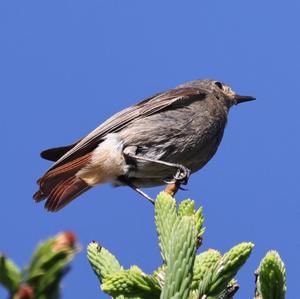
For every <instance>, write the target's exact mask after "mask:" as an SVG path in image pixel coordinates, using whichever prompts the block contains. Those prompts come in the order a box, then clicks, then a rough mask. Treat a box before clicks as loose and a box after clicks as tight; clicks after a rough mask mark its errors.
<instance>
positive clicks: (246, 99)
mask: <svg viewBox="0 0 300 299" xmlns="http://www.w3.org/2000/svg"><path fill="white" fill-rule="evenodd" d="M234 100H235V102H236V105H237V104H240V103H243V102H249V101H254V100H256V98H254V97H251V96H240V95H238V94H236V95H235V96H234Z"/></svg>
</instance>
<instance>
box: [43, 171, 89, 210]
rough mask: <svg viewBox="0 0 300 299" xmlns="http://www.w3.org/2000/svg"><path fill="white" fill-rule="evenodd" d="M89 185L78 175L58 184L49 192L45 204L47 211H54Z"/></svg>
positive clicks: (85, 189)
mask: <svg viewBox="0 0 300 299" xmlns="http://www.w3.org/2000/svg"><path fill="white" fill-rule="evenodd" d="M90 188H91V187H90V186H89V185H88V184H87V183H86V182H84V181H83V180H82V179H80V178H79V177H76V176H74V177H71V178H69V179H67V180H66V181H64V182H61V183H60V184H58V185H57V186H56V187H55V188H54V189H53V190H52V191H51V193H50V194H49V196H48V199H47V201H46V204H45V208H46V209H47V210H48V211H51V212H56V211H58V210H60V209H62V208H63V207H64V206H66V205H67V204H68V203H70V202H71V201H72V200H73V199H75V198H76V197H77V196H79V195H80V194H82V193H83V192H85V191H87V190H88V189H90Z"/></svg>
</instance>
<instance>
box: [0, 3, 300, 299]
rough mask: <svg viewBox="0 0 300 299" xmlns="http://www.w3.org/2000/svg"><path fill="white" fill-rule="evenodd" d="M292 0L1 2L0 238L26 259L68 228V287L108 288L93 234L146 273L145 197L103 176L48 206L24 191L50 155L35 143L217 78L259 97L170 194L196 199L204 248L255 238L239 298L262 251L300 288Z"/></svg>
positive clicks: (148, 226)
mask: <svg viewBox="0 0 300 299" xmlns="http://www.w3.org/2000/svg"><path fill="white" fill-rule="evenodd" d="M299 11H300V2H299V1H296V0H295V1H292V0H291V1H285V2H283V1H261V0H251V1H240V0H233V1H199V0H197V1H174V0H172V1H171V0H169V1H140V0H135V1H121V0H120V1H113V0H110V1H103V0H98V1H94V0H91V1H75V0H72V1H71V0H68V1H61V0H60V1H41V0H39V1H38V0H36V1H31V0H28V1H12V0H3V1H1V3H0V30H1V33H0V102H1V105H0V126H1V214H0V228H1V233H0V250H1V251H3V252H5V253H6V254H7V255H8V256H10V257H11V258H13V259H14V260H15V261H16V262H17V263H18V264H21V265H25V264H26V261H28V259H29V257H30V255H31V253H32V250H33V248H34V246H35V244H36V243H37V241H39V240H41V239H45V238H47V237H48V236H51V235H53V234H56V233H57V232H59V231H61V230H65V229H68V230H73V231H75V232H76V233H77V234H78V237H79V239H80V243H81V244H82V247H83V250H82V252H81V253H80V254H79V255H78V256H77V257H76V259H75V261H74V263H73V267H72V271H71V273H70V274H69V276H68V277H67V278H66V279H65V281H64V286H63V298H66V299H68V298H89V299H93V298H106V296H105V295H104V294H102V293H100V290H99V286H98V281H97V279H96V277H95V275H94V274H93V273H92V271H91V269H90V267H89V265H88V262H87V259H86V252H85V248H86V246H87V244H88V243H89V242H90V241H91V240H94V239H95V240H98V241H99V242H100V243H101V244H103V245H104V246H105V247H107V248H109V249H110V250H111V251H112V252H113V253H114V254H115V255H116V256H117V257H118V258H119V260H120V261H121V263H122V264H123V265H124V266H125V267H129V266H130V265H132V264H137V265H139V266H140V267H141V268H142V269H143V270H144V271H145V272H151V271H153V270H154V269H155V268H156V267H157V266H158V265H159V264H160V263H161V258H160V255H159V250H158V247H157V238H156V232H155V226H154V221H153V207H152V206H151V205H150V204H149V203H148V202H147V201H146V200H144V199H142V198H141V197H139V196H138V195H137V194H135V193H134V192H132V191H131V190H130V189H128V188H117V189H113V188H112V187H111V186H108V185H106V186H102V187H99V188H95V189H94V190H92V191H90V192H88V193H87V194H85V195H83V196H81V198H80V199H78V200H76V201H75V202H74V203H73V204H71V205H70V206H68V207H67V208H66V209H64V210H62V211H61V212H59V213H57V214H52V213H47V212H46V211H45V210H44V209H43V206H42V205H36V204H34V202H33V201H32V194H33V193H34V192H35V191H36V185H35V180H36V179H37V178H38V177H39V176H40V175H41V174H42V173H43V172H44V171H45V170H46V169H47V168H48V167H49V165H50V164H49V163H48V162H47V161H44V160H42V159H40V157H39V152H40V151H41V150H43V149H45V148H48V147H52V146H59V145H64V144H68V143H71V142H73V141H74V140H77V139H78V138H80V137H81V136H83V135H84V134H86V133H87V132H89V131H90V130H92V129H93V128H95V127H96V126H97V125H98V124H99V123H101V122H102V121H104V120H105V119H106V118H107V117H109V116H110V115H111V114H113V113H115V112H117V111H119V110H120V109H122V108H124V107H126V106H128V105H131V104H133V103H135V102H136V101H138V100H141V99H143V98H145V97H147V96H150V95H152V94H153V93H156V92H158V91H161V90H165V89H168V88H172V87H174V86H176V85H177V84H179V83H182V82H184V81H187V80H191V79H197V78H216V79H218V80H222V81H225V82H228V83H229V84H231V85H232V87H233V88H234V89H235V90H236V91H237V92H239V93H241V94H246V95H248V94H249V95H254V96H256V97H257V101H256V102H251V103H247V104H243V105H240V106H238V107H234V108H233V109H232V110H231V112H230V117H229V123H228V126H227V130H226V133H225V136H224V139H223V142H222V144H221V146H220V149H219V151H218V153H217V154H216V156H215V157H214V158H213V160H212V161H211V162H210V163H209V164H208V165H207V166H206V167H205V168H204V169H203V170H202V171H200V172H198V173H197V174H195V175H193V176H192V177H191V180H190V183H189V186H188V187H189V191H186V192H180V193H179V194H178V199H183V198H185V197H191V198H193V199H196V201H197V205H198V206H200V205H203V206H204V213H205V217H206V223H205V224H206V226H207V231H206V234H205V238H204V246H203V247H202V248H201V250H205V249H207V248H210V247H211V248H217V249H220V250H221V251H222V252H224V251H227V250H228V249H229V248H230V247H232V246H233V245H235V244H237V243H239V242H242V241H253V242H254V243H255V244H256V246H255V248H254V251H253V254H252V255H251V258H250V259H249V261H248V262H247V265H246V266H245V267H244V268H243V269H242V271H241V272H240V274H239V275H238V280H239V282H240V285H241V290H240V291H239V293H238V295H237V296H236V298H253V292H254V275H253V273H254V271H255V269H256V268H257V266H258V264H259V261H260V259H261V258H262V257H263V256H264V255H265V253H266V252H267V251H268V250H269V249H277V250H278V251H279V252H280V255H281V257H282V258H283V260H284V261H285V263H286V267H287V280H288V293H287V298H297V297H298V295H299V277H300V270H299V269H300V263H299V262H300V254H299V251H300V250H299V247H300V237H299V224H300V220H299V214H300V203H299V195H300V192H299V191H300V190H299V168H298V167H299V149H300V141H299V128H300V127H299V125H300V120H299V110H300V99H299V86H300V82H299V80H300V79H299V73H300V62H299V53H300V34H299V28H300V19H299ZM159 190H160V189H152V190H148V192H149V193H150V194H152V195H153V196H155V194H156V193H157V192H158V191H159ZM0 296H1V297H4V291H3V290H1V291H0Z"/></svg>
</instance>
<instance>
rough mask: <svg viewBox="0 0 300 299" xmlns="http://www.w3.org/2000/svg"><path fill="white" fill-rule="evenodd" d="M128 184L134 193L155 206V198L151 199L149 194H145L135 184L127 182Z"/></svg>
mask: <svg viewBox="0 0 300 299" xmlns="http://www.w3.org/2000/svg"><path fill="white" fill-rule="evenodd" d="M126 184H127V186H128V187H130V188H131V189H133V190H134V191H136V192H137V193H139V194H140V195H142V196H143V197H145V198H146V199H148V200H149V201H150V202H151V203H152V204H155V200H154V199H153V198H151V197H150V196H149V195H148V194H147V193H145V192H144V191H142V190H141V189H139V188H137V187H136V186H135V185H134V184H132V183H130V182H126Z"/></svg>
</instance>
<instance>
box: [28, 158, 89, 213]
mask: <svg viewBox="0 0 300 299" xmlns="http://www.w3.org/2000/svg"><path fill="white" fill-rule="evenodd" d="M90 158H91V154H90V153H89V154H86V155H84V156H82V157H79V158H77V159H75V160H73V161H71V162H68V163H66V164H63V165H61V166H57V167H55V168H52V169H50V170H49V171H48V172H46V173H45V175H44V176H43V177H41V178H40V179H39V180H38V184H39V187H40V189H39V190H38V192H36V193H35V194H34V196H33V198H34V200H35V201H36V202H40V201H42V200H44V199H46V198H47V200H46V204H45V208H46V209H47V210H48V211H53V212H54V211H58V210H60V209H61V208H63V207H64V206H65V205H67V204H68V203H69V202H71V201H72V200H73V199H75V198H76V197H77V196H79V195H80V194H82V193H83V192H85V191H87V190H88V189H90V188H91V187H90V186H89V185H88V184H87V183H86V182H85V181H83V180H82V179H81V178H79V177H77V176H76V173H77V172H78V171H79V170H80V169H82V168H83V167H84V166H86V165H87V164H88V163H89V161H90Z"/></svg>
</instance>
